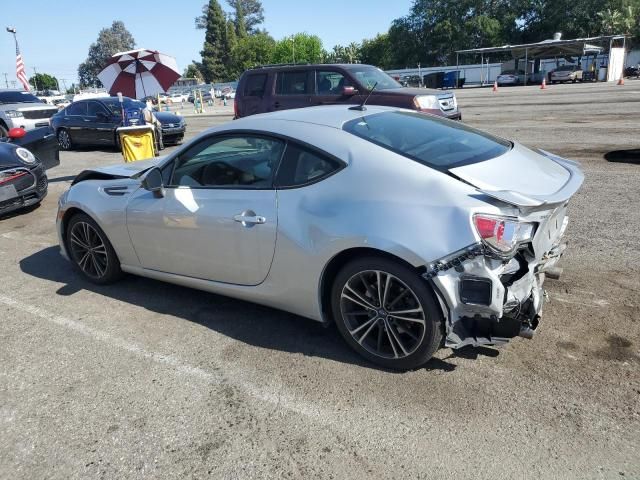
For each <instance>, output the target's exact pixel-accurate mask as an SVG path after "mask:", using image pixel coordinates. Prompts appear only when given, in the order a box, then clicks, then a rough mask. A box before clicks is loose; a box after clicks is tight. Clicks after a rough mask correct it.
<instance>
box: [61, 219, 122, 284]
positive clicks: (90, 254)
mask: <svg viewBox="0 0 640 480" xmlns="http://www.w3.org/2000/svg"><path fill="white" fill-rule="evenodd" d="M65 241H66V247H67V252H68V253H69V258H70V259H71V263H73V265H74V267H75V268H76V269H77V270H78V271H79V272H80V273H81V274H82V276H83V277H84V278H86V279H87V280H89V281H90V282H92V283H95V284H98V285H107V284H109V283H113V282H115V281H117V280H119V279H120V278H122V276H123V273H122V270H121V269H120V260H119V259H118V256H117V255H116V252H115V250H114V249H113V246H112V245H111V242H109V239H108V238H107V235H106V234H105V233H104V232H103V231H102V229H101V228H100V227H99V226H98V224H97V223H96V222H95V221H94V220H93V219H92V218H91V217H89V216H88V215H85V214H84V213H78V214H76V215H74V216H73V217H72V218H71V220H69V222H68V223H67V228H66V231H65ZM87 246H88V247H90V248H91V251H88V249H87Z"/></svg>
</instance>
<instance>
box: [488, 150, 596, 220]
mask: <svg viewBox="0 0 640 480" xmlns="http://www.w3.org/2000/svg"><path fill="white" fill-rule="evenodd" d="M538 152H539V153H540V154H541V155H544V156H545V157H547V158H549V159H550V160H553V161H554V162H556V163H557V164H559V165H561V166H562V167H564V168H565V169H566V170H567V171H568V172H569V180H567V183H565V184H564V186H563V187H562V188H561V189H560V190H558V191H557V192H555V193H552V194H550V195H523V194H521V193H518V192H514V191H512V190H482V189H479V191H480V192H481V193H483V194H484V195H487V196H489V197H491V198H495V199H496V200H500V201H501V202H505V203H509V204H511V205H515V206H516V207H521V208H538V207H542V206H545V205H556V204H561V203H565V202H566V201H567V200H569V199H570V198H571V197H572V196H573V195H574V194H575V193H576V192H577V191H578V189H579V188H580V186H581V185H582V183H583V182H584V173H583V172H582V169H581V168H580V164H579V163H578V162H574V161H573V160H567V159H566V158H561V157H558V156H557V155H554V154H553V153H549V152H546V151H544V150H538Z"/></svg>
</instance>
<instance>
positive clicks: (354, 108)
mask: <svg viewBox="0 0 640 480" xmlns="http://www.w3.org/2000/svg"><path fill="white" fill-rule="evenodd" d="M377 86H378V82H376V83H374V84H373V87H371V90H369V95H367V98H365V99H364V102H362V103H361V104H360V105H355V106H353V107H349V110H358V111H359V112H364V111H365V110H366V107H365V106H364V105H365V104H366V103H367V100H369V97H370V96H371V94H372V93H373V91H374V90H375V89H376V87H377Z"/></svg>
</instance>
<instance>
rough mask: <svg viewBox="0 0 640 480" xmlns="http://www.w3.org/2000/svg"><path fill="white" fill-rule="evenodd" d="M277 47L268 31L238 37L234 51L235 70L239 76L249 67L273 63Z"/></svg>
mask: <svg viewBox="0 0 640 480" xmlns="http://www.w3.org/2000/svg"><path fill="white" fill-rule="evenodd" d="M275 48H276V41H275V40H274V39H273V38H271V36H270V35H269V34H267V33H262V32H261V33H256V34H254V35H249V36H247V37H244V38H240V39H238V42H237V43H236V46H235V48H234V50H233V53H232V57H233V60H234V72H235V73H237V76H239V75H240V74H241V73H242V72H244V71H245V70H247V69H249V68H252V67H256V66H258V65H267V64H269V63H273V60H272V59H273V54H274V51H275Z"/></svg>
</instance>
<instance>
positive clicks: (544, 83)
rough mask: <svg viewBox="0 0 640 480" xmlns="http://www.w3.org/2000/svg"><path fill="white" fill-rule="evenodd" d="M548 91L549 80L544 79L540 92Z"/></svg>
mask: <svg viewBox="0 0 640 480" xmlns="http://www.w3.org/2000/svg"><path fill="white" fill-rule="evenodd" d="M546 89H547V79H546V78H543V79H542V83H541V84H540V90H546Z"/></svg>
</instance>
